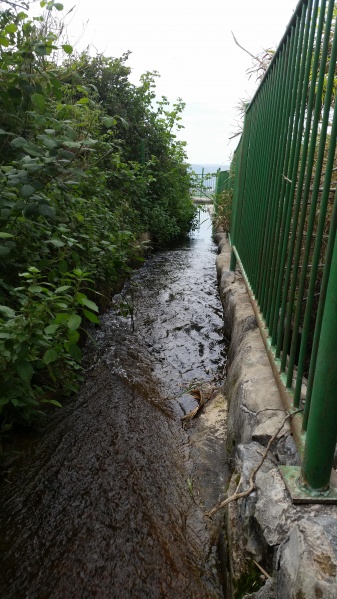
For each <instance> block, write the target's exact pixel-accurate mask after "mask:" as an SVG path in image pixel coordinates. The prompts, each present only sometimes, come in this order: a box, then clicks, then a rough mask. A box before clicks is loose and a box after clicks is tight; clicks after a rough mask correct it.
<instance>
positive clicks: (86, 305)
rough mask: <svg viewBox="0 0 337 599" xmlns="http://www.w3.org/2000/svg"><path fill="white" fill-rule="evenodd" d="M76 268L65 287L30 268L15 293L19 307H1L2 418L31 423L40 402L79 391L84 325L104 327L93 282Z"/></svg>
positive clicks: (68, 277)
mask: <svg viewBox="0 0 337 599" xmlns="http://www.w3.org/2000/svg"><path fill="white" fill-rule="evenodd" d="M88 274H89V273H86V272H83V271H81V270H80V269H75V270H74V271H73V272H72V273H68V272H67V273H65V275H64V280H63V282H62V284H61V285H59V286H56V285H54V284H52V283H50V282H47V281H45V280H43V278H42V276H41V273H40V271H39V270H38V269H37V268H35V267H30V268H29V269H28V271H27V272H24V273H22V274H21V275H20V276H21V278H22V281H23V285H22V286H21V287H17V288H16V289H15V290H14V291H15V294H16V298H17V302H18V309H17V310H14V309H12V308H9V307H8V306H0V368H1V372H2V388H1V397H0V415H1V417H2V420H3V421H4V422H6V423H11V422H12V420H13V419H14V418H15V419H16V420H20V421H22V422H24V423H26V424H29V423H30V421H31V419H32V416H33V415H34V414H35V413H36V412H37V411H40V407H41V404H43V403H50V404H53V405H56V406H60V403H59V402H58V401H57V400H56V399H55V398H54V395H55V394H56V393H57V394H59V395H67V394H69V393H72V392H74V391H76V390H77V387H78V380H79V372H80V370H81V367H80V360H81V349H80V347H79V345H78V343H79V340H80V332H79V330H80V329H81V328H82V327H81V325H82V321H83V318H84V319H88V320H89V321H90V322H94V323H99V320H98V317H97V315H96V312H98V307H97V305H96V304H95V303H94V302H93V301H91V300H90V299H89V298H88V297H87V295H86V293H84V292H83V287H85V288H86V290H87V289H88V288H87V285H88V283H91V282H92V279H91V278H90V277H89V276H88Z"/></svg>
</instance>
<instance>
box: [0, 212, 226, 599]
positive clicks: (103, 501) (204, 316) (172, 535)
mask: <svg viewBox="0 0 337 599" xmlns="http://www.w3.org/2000/svg"><path fill="white" fill-rule="evenodd" d="M202 218H204V217H202ZM214 251H215V248H214V247H213V244H212V242H211V237H210V226H209V222H206V223H204V224H203V225H202V226H201V228H200V230H199V231H198V232H196V233H194V234H192V235H191V237H190V239H189V240H188V241H187V242H186V243H185V244H184V245H182V246H181V247H178V248H175V249H173V250H170V251H166V252H162V253H157V254H155V255H153V256H152V257H151V258H150V259H149V260H148V261H147V262H146V264H145V265H144V267H143V268H141V269H140V270H139V271H138V272H137V273H136V274H135V276H134V277H133V280H132V281H131V282H130V283H129V284H128V285H127V286H126V287H125V289H124V291H123V293H122V294H121V296H120V297H118V298H117V299H116V300H115V306H114V309H112V310H111V311H110V312H108V313H106V314H105V315H104V317H103V319H102V321H103V322H102V326H101V327H100V329H97V330H96V331H95V332H94V333H93V334H94V336H95V338H96V343H95V344H93V343H91V344H90V345H89V346H88V348H87V358H86V359H87V372H86V380H85V383H84V384H83V388H82V390H81V392H80V393H79V394H78V396H77V397H76V398H75V399H74V400H72V401H71V402H69V403H68V405H66V406H65V407H64V408H63V410H61V411H60V412H59V413H57V414H56V415H54V416H53V417H52V418H51V419H50V421H49V422H48V424H47V425H46V427H45V429H44V431H43V432H41V434H40V435H39V436H38V437H37V439H36V440H35V441H34V443H31V444H30V447H29V449H27V450H26V452H25V455H24V457H23V458H22V459H21V462H20V464H19V465H18V466H17V467H16V468H15V469H13V470H12V472H9V474H8V477H7V478H6V480H5V481H4V482H3V484H2V489H1V491H2V494H1V498H0V534H1V537H0V559H1V562H0V563H1V573H0V597H1V599H21V598H22V599H45V598H46V599H47V598H48V599H68V598H69V599H77V598H83V599H90V598H93V597H95V598H99V599H108V598H118V599H119V598H121V599H124V598H128V597H135V598H143V597H144V598H145V597H149V598H154V599H155V598H162V597H168V598H172V599H184V598H186V599H192V598H193V599H198V598H200V599H203V598H205V599H206V598H213V597H214V598H218V597H223V596H224V592H223V585H222V580H221V575H219V560H218V556H217V542H218V537H219V529H220V526H221V521H220V520H219V519H218V520H214V521H210V520H209V519H208V518H207V517H205V514H204V512H205V510H206V509H209V508H210V507H211V506H212V505H213V504H214V503H216V502H217V501H218V500H219V499H220V498H221V497H223V492H224V488H225V485H226V465H225V463H226V456H225V438H224V422H225V406H224V403H223V400H222V399H221V396H219V395H218V394H217V392H218V389H217V388H218V386H219V384H220V383H221V381H222V378H223V369H224V363H225V357H224V339H223V333H222V319H221V305H220V302H219V299H218V297H217V290H216V280H215V268H214V259H215V255H214ZM123 304H124V307H125V305H128V310H129V314H128V315H126V314H125V313H124V316H122V315H121V314H120V313H121V311H122V312H123V309H122V310H121V306H122V307H123ZM191 388H197V389H199V390H201V392H202V394H203V397H204V398H206V397H207V399H208V402H207V404H206V406H205V408H204V409H203V411H202V412H201V413H200V415H199V416H198V418H196V419H195V420H194V421H191V422H189V421H188V422H185V424H184V426H182V422H184V421H182V420H181V418H182V416H184V415H185V414H186V413H189V412H190V410H191V409H193V408H194V407H195V406H196V405H197V403H196V399H195V397H194V396H193V394H191V393H189V390H190V389H191Z"/></svg>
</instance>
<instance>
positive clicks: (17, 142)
mask: <svg viewBox="0 0 337 599" xmlns="http://www.w3.org/2000/svg"><path fill="white" fill-rule="evenodd" d="M26 144H27V140H26V139H25V138H24V137H16V138H15V139H13V140H12V141H11V145H12V146H14V148H23V146H25V145H26Z"/></svg>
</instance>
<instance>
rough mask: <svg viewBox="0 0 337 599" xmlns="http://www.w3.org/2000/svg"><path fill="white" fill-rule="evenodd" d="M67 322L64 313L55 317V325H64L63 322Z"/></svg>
mask: <svg viewBox="0 0 337 599" xmlns="http://www.w3.org/2000/svg"><path fill="white" fill-rule="evenodd" d="M67 320H68V314H66V313H65V312H59V313H58V314H56V316H55V320H54V322H55V324H64V323H65V322H67Z"/></svg>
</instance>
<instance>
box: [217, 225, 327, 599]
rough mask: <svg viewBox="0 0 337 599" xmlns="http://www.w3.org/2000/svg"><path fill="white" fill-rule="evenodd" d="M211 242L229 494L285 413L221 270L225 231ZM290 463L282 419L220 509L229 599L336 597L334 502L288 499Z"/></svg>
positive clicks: (254, 330)
mask: <svg viewBox="0 0 337 599" xmlns="http://www.w3.org/2000/svg"><path fill="white" fill-rule="evenodd" d="M215 241H216V242H217V243H218V244H219V252H220V253H219V255H218V257H217V273H218V279H219V288H220V296H221V300H222V304H223V308H224V322H225V334H226V336H227V337H228V338H229V339H230V340H231V343H230V347H229V356H228V372H227V378H226V383H225V392H226V395H227V397H228V402H229V420H228V450H229V452H230V455H231V459H230V463H231V466H232V471H233V472H232V477H231V482H230V485H229V489H228V496H229V495H232V494H233V493H235V491H237V492H240V491H244V490H245V489H247V488H248V487H249V478H250V474H251V472H252V470H253V469H254V467H255V466H256V465H258V464H259V463H260V461H261V458H262V455H263V453H264V451H265V447H266V445H267V443H268V441H269V440H270V439H271V437H272V436H273V435H274V434H275V433H276V431H277V430H278V429H279V427H280V425H281V424H282V421H283V420H284V417H285V411H284V408H283V405H282V401H281V398H280V395H279V391H278V388H277V385H276V383H275V380H274V376H273V373H272V370H271V366H270V363H269V360H268V357H267V354H266V351H265V348H264V344H263V341H262V338H261V335H260V331H259V328H258V326H257V323H256V319H255V316H254V312H253V309H252V307H251V304H250V300H249V297H248V293H247V291H246V287H245V284H244V281H243V278H242V275H241V273H240V272H239V271H235V273H233V272H230V271H229V261H230V248H229V243H228V241H227V239H226V237H225V234H223V233H218V234H216V235H215ZM298 463H299V457H298V454H297V451H296V447H295V444H294V441H293V438H292V436H291V433H290V429H289V425H288V423H286V424H285V426H284V428H283V429H282V431H281V432H280V433H278V435H277V436H276V439H275V442H274V443H273V445H272V449H271V451H270V452H269V454H268V457H267V459H266V460H265V462H264V464H263V466H262V468H261V469H260V470H259V472H258V473H257V476H256V490H255V491H254V492H253V493H251V494H250V495H249V496H248V497H246V498H243V499H240V500H238V501H234V502H232V503H230V504H229V505H228V507H227V512H226V527H227V542H228V555H229V560H228V562H229V566H228V567H229V570H230V575H231V580H232V591H233V597H234V598H235V599H238V598H241V597H245V599H253V598H254V599H319V598H322V599H336V598H337V506H322V505H311V506H310V505H302V506H294V505H293V504H292V502H291V500H290V497H289V495H288V492H287V490H286V488H285V485H284V482H283V479H282V477H281V475H280V472H279V469H278V466H279V465H280V464H288V465H290V464H298ZM254 562H255V563H254ZM256 564H259V565H260V566H261V567H262V569H263V570H265V572H266V573H267V574H268V575H269V576H270V578H269V577H267V576H266V575H264V574H263V573H262V571H261V570H260V569H259V568H258V566H257V565H256ZM261 585H262V586H261ZM259 587H260V588H259ZM247 593H248V594H247Z"/></svg>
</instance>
